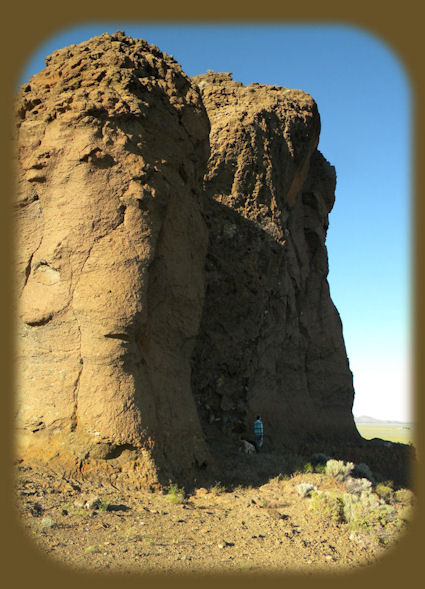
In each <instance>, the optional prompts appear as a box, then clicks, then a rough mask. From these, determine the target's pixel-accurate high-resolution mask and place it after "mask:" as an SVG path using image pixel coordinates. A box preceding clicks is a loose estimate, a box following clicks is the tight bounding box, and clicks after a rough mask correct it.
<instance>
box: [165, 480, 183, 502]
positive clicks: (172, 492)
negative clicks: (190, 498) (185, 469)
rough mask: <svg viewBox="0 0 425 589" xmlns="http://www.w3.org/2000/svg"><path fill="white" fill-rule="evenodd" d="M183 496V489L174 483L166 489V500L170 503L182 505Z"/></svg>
mask: <svg viewBox="0 0 425 589" xmlns="http://www.w3.org/2000/svg"><path fill="white" fill-rule="evenodd" d="M184 494H185V492H184V488H183V487H181V488H179V487H178V486H177V485H176V484H175V483H171V484H170V486H169V487H168V489H167V495H168V499H169V500H170V502H171V503H183V501H184Z"/></svg>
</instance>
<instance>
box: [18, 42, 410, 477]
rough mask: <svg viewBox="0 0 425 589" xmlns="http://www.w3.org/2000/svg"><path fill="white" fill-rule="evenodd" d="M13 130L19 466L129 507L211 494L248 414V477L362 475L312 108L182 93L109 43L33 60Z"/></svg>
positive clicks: (261, 97) (215, 81) (291, 101)
mask: <svg viewBox="0 0 425 589" xmlns="http://www.w3.org/2000/svg"><path fill="white" fill-rule="evenodd" d="M16 129H17V135H16V146H17V162H18V166H17V190H16V193H17V194H16V196H17V199H16V203H15V210H16V216H17V225H16V231H17V251H16V258H15V260H16V269H17V282H16V299H17V313H16V315H17V338H16V342H17V356H18V360H17V364H16V375H17V378H16V391H17V403H16V409H17V424H18V430H19V433H18V439H17V442H18V444H17V453H18V455H19V457H20V458H22V459H24V460H28V461H34V460H38V461H41V462H47V463H48V464H49V467H50V468H52V469H59V470H62V472H63V471H64V470H65V471H67V472H71V473H72V474H74V475H78V474H82V475H85V476H89V475H91V476H96V477H97V476H106V477H108V478H111V477H112V478H113V479H114V480H115V481H116V482H117V483H120V484H124V485H125V484H131V485H133V486H134V485H144V486H145V485H149V484H155V483H158V482H164V481H167V480H168V479H170V478H173V479H177V480H185V481H191V482H192V483H193V482H194V481H195V479H196V478H197V477H198V476H199V477H202V476H210V475H209V474H208V473H210V472H211V471H212V472H213V476H218V477H219V478H220V480H223V477H224V476H226V473H225V472H224V470H221V471H220V468H221V469H224V468H226V463H225V462H223V461H222V460H221V455H222V453H227V454H226V455H229V453H230V454H232V455H233V456H239V461H240V460H242V462H243V460H247V459H248V457H242V455H241V454H238V441H239V438H240V437H241V436H245V437H249V436H250V434H251V428H252V421H253V419H254V417H255V415H256V414H258V413H259V414H261V415H262V417H263V420H264V426H265V442H264V452H265V453H267V454H268V456H269V462H268V464H269V466H270V465H271V467H270V468H269V470H268V471H267V472H266V470H267V468H266V466H265V465H266V462H267V461H266V460H264V461H263V462H262V464H263V467H262V468H263V471H264V474H265V475H270V474H272V473H271V471H272V470H274V471H275V472H280V471H279V468H280V467H281V466H280V465H281V462H280V461H281V456H282V450H283V448H286V449H292V450H296V451H297V452H300V451H301V452H302V451H304V450H305V451H306V450H308V451H317V452H320V451H325V450H329V449H333V450H332V452H333V455H334V456H335V457H341V458H346V459H349V458H351V459H355V460H358V459H360V461H364V462H368V463H369V464H370V466H371V467H373V464H372V462H371V461H372V459H373V457H374V456H376V455H377V454H376V446H373V447H372V446H368V447H367V448H366V447H365V443H364V442H363V441H362V440H361V438H360V436H359V434H358V432H357V430H356V427H355V425H354V421H353V417H352V413H351V408H352V402H353V394H354V392H353V385H352V374H351V372H350V369H349V365H348V360H347V355H346V351H345V346H344V340H343V336H342V328H341V322H340V319H339V316H338V313H337V311H336V309H335V307H334V305H333V303H332V301H331V298H330V295H329V286H328V283H327V273H328V260H327V252H326V246H325V239H326V231H327V227H328V215H329V212H330V211H331V209H332V206H333V202H334V190H335V182H336V176H335V171H334V169H333V167H332V166H331V165H330V164H329V163H328V162H327V161H326V160H325V158H324V157H323V156H322V155H321V153H320V152H319V151H318V150H317V145H318V141H319V133H320V119H319V114H318V111H317V107H316V104H315V102H314V100H313V99H312V98H311V97H310V96H309V95H307V94H305V93H304V92H301V91H298V90H287V89H284V88H281V87H277V86H264V85H260V84H251V85H250V86H246V87H244V86H243V85H242V84H241V83H238V82H234V81H233V80H232V78H231V76H230V75H229V74H215V73H208V74H205V75H202V76H197V77H196V78H194V79H192V80H191V79H189V78H188V77H187V76H186V75H185V74H184V73H183V72H182V70H181V67H180V66H179V65H178V64H177V63H176V62H175V60H174V59H173V58H171V57H169V56H167V55H165V54H164V53H162V52H161V51H160V50H159V49H158V48H156V47H154V46H152V45H149V44H148V43H147V42H145V41H142V40H134V39H131V38H129V37H126V36H125V35H124V34H123V33H121V32H117V33H116V34H114V35H109V34H104V35H101V36H99V37H95V38H94V39H91V40H90V41H88V42H86V43H82V44H80V45H73V46H70V47H68V48H65V49H63V50H60V51H57V52H55V53H53V54H52V55H51V56H49V57H48V58H47V60H46V68H45V69H44V70H43V71H41V72H40V73H38V74H36V75H35V76H33V77H32V78H31V80H30V82H29V83H28V84H27V85H26V86H24V87H22V89H21V91H20V93H19V96H18V103H17V126H16ZM210 131H211V133H210ZM350 448H351V451H349V449H350ZM350 452H351V453H350ZM356 452H357V454H356ZM366 455H367V458H366V459H365V458H364V456H366ZM395 457H396V453H395V452H394V449H389V450H388V451H387V454H386V455H385V457H384V456H383V454H382V452H381V454H380V457H379V460H380V464H383V463H384V462H385V461H384V462H383V460H381V458H385V460H386V461H387V463H388V466H389V468H388V469H387V472H389V471H390V470H391V467H392V466H393V465H394V461H395ZM369 458H370V460H371V461H369ZM397 460H398V462H399V463H400V465H401V467H402V466H403V464H405V454H404V453H403V452H401V451H400V452H399V453H398V454H397ZM206 466H207V467H208V468H207V469H206V470H205V467H206ZM214 469H215V470H214ZM217 469H218V470H217ZM214 473H215V474H214ZM387 478H392V476H391V475H390V476H388V475H387ZM198 480H199V479H198Z"/></svg>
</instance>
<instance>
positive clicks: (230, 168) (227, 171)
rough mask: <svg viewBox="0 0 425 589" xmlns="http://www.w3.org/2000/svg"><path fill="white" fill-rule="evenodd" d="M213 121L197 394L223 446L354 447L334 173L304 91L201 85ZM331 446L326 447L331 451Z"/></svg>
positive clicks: (211, 78)
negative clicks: (257, 426) (333, 220)
mask: <svg viewBox="0 0 425 589" xmlns="http://www.w3.org/2000/svg"><path fill="white" fill-rule="evenodd" d="M194 79H195V81H196V82H197V83H198V85H199V87H200V89H201V93H202V97H203V100H204V104H205V107H206V109H207V112H208V115H209V117H210V121H211V137H210V143H211V156H210V160H209V163H208V170H207V173H206V176H205V180H204V188H205V190H204V199H205V202H204V207H205V211H206V219H207V223H208V227H209V230H210V237H209V246H208V252H207V258H206V282H207V288H206V299H205V306H204V314H203V318H202V324H201V329H200V335H199V338H198V340H197V344H196V347H195V350H194V355H193V361H192V363H193V376H192V380H193V390H194V391H195V394H196V395H197V398H198V404H199V407H200V414H201V417H202V421H203V424H204V430H205V431H206V433H207V435H208V436H209V438H210V443H211V444H212V445H214V444H215V443H216V442H217V443H220V437H221V436H223V433H224V434H227V436H228V439H229V440H233V441H235V439H237V438H238V437H239V436H240V435H245V436H248V437H250V436H251V435H252V422H253V420H254V419H255V415H256V414H261V415H262V417H263V420H264V425H265V442H264V449H265V450H268V451H270V450H280V449H281V448H282V447H294V448H300V447H303V446H305V445H306V444H312V445H314V444H316V443H317V444H318V446H319V447H321V446H320V445H321V444H323V443H324V442H326V441H330V440H331V439H338V440H340V441H343V440H344V441H347V440H354V439H355V438H356V430H355V426H354V422H353V417H352V414H351V407H352V401H353V386H352V375H351V372H350V369H349V366H348V360H347V355H346V352H345V345H344V340H343V337H342V329H341V322H340V320H339V316H338V313H337V311H336V309H335V307H334V305H333V303H332V301H331V299H330V295H329V287H328V283H327V273H328V262H327V251H326V246H325V239H326V230H327V226H328V213H329V212H330V210H331V208H332V205H333V201H334V189H335V171H334V169H333V168H332V166H330V165H329V164H328V162H327V161H326V160H325V159H324V158H323V156H322V155H321V154H320V152H318V151H317V145H318V142H319V134H320V117H319V113H318V110H317V106H316V103H315V102H314V100H313V99H312V97H311V96H309V95H308V94H306V93H305V92H302V91H300V90H289V89H287V88H282V87H278V86H265V85H261V84H251V85H249V86H243V85H242V84H241V83H240V82H235V81H233V80H232V78H231V75H230V74H226V73H214V72H212V73H208V74H204V75H201V76H196V77H195V78H194ZM322 447H323V446H322Z"/></svg>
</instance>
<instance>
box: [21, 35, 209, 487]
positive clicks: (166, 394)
mask: <svg viewBox="0 0 425 589" xmlns="http://www.w3.org/2000/svg"><path fill="white" fill-rule="evenodd" d="M17 112H18V118H17V121H18V123H17V146H18V153H17V158H18V162H19V166H18V183H17V186H18V190H17V193H18V194H17V205H16V209H17V214H18V224H17V232H18V236H19V239H18V248H17V249H18V253H17V260H16V264H17V268H18V284H17V298H18V300H19V308H18V356H19V360H18V365H17V375H18V378H17V391H18V407H17V409H18V424H19V427H20V436H19V439H20V444H21V446H22V447H25V450H23V452H24V454H25V453H26V454H27V455H28V454H29V453H31V452H33V453H35V454H37V455H43V454H45V455H48V456H55V455H58V454H59V455H61V456H64V455H66V454H67V452H68V453H69V454H70V455H69V457H68V458H67V460H68V462H69V467H70V468H71V469H72V468H74V467H77V468H83V467H84V464H85V463H84V461H87V460H90V459H93V460H94V459H101V458H109V459H118V458H119V457H120V456H121V455H122V454H123V453H124V454H127V455H128V454H133V455H135V456H136V455H137V456H138V457H139V458H138V459H140V460H141V461H142V463H143V462H144V464H141V465H140V466H141V470H142V471H143V470H144V471H145V474H146V477H147V478H150V479H152V480H154V479H155V478H156V467H157V466H158V465H159V466H160V468H161V470H162V471H163V472H164V473H165V474H166V475H170V476H171V475H172V474H173V473H175V472H176V471H180V472H185V470H189V471H190V470H191V468H192V466H193V465H194V464H195V465H196V464H202V463H203V461H204V459H205V451H206V450H205V444H204V441H203V434H202V430H201V427H200V424H199V419H198V415H197V410H196V406H195V403H194V400H193V396H192V392H191V383H190V358H191V354H192V348H193V343H194V340H195V337H196V335H197V332H198V325H199V321H200V317H201V313H202V305H203V295H204V276H203V265H204V257H205V248H206V243H207V230H206V227H205V224H204V222H203V219H202V217H201V213H200V205H199V189H200V186H201V180H202V177H203V174H204V171H205V164H206V162H207V159H208V155H209V143H208V134H209V121H208V117H207V115H206V112H205V108H204V106H203V104H202V101H201V99H200V96H199V91H198V89H197V87H196V86H195V85H194V83H193V82H191V81H190V79H189V78H188V77H187V76H186V75H185V74H184V73H183V72H182V71H181V67H180V66H179V65H178V64H177V63H176V62H175V61H174V60H173V59H172V58H171V57H169V56H167V55H165V54H163V53H162V52H161V51H159V49H157V48H156V47H154V46H152V45H149V44H148V43H146V42H145V41H139V40H133V39H130V38H128V37H126V36H125V35H124V34H123V33H120V32H118V33H116V34H115V35H108V34H104V35H101V36H99V37H96V38H94V39H91V40H90V41H89V42H87V43H82V44H81V45H77V46H70V47H68V48H66V49H63V50H60V51H57V52H55V53H53V54H52V55H51V56H50V57H48V58H47V60H46V69H44V70H43V71H41V72H40V73H39V74H37V75H35V76H33V77H32V78H31V80H30V82H29V84H28V85H27V86H26V87H24V88H22V90H21V92H20V94H19V97H18V109H17ZM140 457H141V458H140ZM64 460H65V458H64ZM93 460H92V463H93ZM140 460H139V461H140ZM65 461H66V460H65Z"/></svg>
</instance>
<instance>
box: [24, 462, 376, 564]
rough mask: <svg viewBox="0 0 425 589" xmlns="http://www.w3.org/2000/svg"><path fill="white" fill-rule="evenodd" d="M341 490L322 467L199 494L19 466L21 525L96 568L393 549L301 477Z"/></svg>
mask: <svg viewBox="0 0 425 589" xmlns="http://www.w3.org/2000/svg"><path fill="white" fill-rule="evenodd" d="M300 481H302V482H309V483H311V484H314V485H315V486H316V487H317V488H318V489H322V490H330V489H335V490H337V489H340V488H341V487H340V484H339V483H338V482H337V481H335V480H334V479H331V478H329V477H326V476H324V475H320V474H317V473H311V474H298V475H294V476H292V477H285V478H282V477H274V478H272V479H270V480H269V481H268V482H266V483H265V484H261V485H258V486H256V487H253V486H247V485H240V486H236V487H233V488H232V489H231V490H229V489H224V488H223V487H222V486H220V485H218V484H216V485H215V486H211V487H209V488H198V489H195V490H194V491H193V492H192V493H191V494H190V495H185V496H182V495H179V494H178V493H170V492H169V491H167V490H163V491H162V492H155V493H154V492H149V491H134V492H122V491H119V490H118V489H116V488H114V487H113V486H112V485H107V486H105V485H94V484H93V483H92V482H90V481H74V480H67V479H65V478H60V477H58V476H57V475H55V474H54V473H51V472H48V471H43V472H42V471H39V470H35V469H34V468H31V467H30V466H28V465H24V464H21V465H18V466H17V477H16V483H17V493H18V495H17V497H18V499H17V508H18V512H19V517H20V519H21V522H22V525H23V526H24V528H25V530H26V532H27V534H28V535H29V536H30V537H31V538H32V539H33V540H34V542H35V543H36V544H37V545H38V546H39V548H41V550H42V551H43V552H45V553H47V554H48V555H49V556H50V557H51V558H52V559H55V560H58V561H60V562H62V563H66V564H67V565H69V566H71V567H73V568H79V569H86V570H87V569H89V570H91V571H99V570H102V571H104V570H108V569H109V570H111V571H112V570H113V571H128V572H133V571H149V572H156V571H158V572H164V571H168V572H177V573H178V572H185V573H187V572H189V571H193V572H198V573H199V572H202V571H207V572H208V571H210V572H220V571H226V572H229V571H234V572H241V571H253V572H259V571H261V572H262V573H264V572H268V571H269V572H279V571H282V570H286V571H294V572H295V571H298V572H303V573H306V574H309V573H316V572H317V571H318V570H323V571H327V572H329V569H332V570H336V569H344V568H351V569H352V568H353V567H362V566H367V565H368V563H372V562H374V561H375V560H376V559H377V558H379V556H380V555H381V554H382V553H383V551H384V550H387V547H383V546H379V545H378V544H377V543H374V542H366V541H361V540H359V539H358V538H357V539H353V537H352V536H351V537H350V534H351V531H350V529H349V527H348V525H347V524H345V523H337V522H335V521H333V520H331V519H329V518H326V517H324V516H323V515H321V514H320V513H319V512H317V511H316V510H314V509H312V508H311V502H312V500H311V499H310V498H307V497H304V498H303V497H300V496H299V494H298V493H297V491H296V485H297V484H299V483H300Z"/></svg>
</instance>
